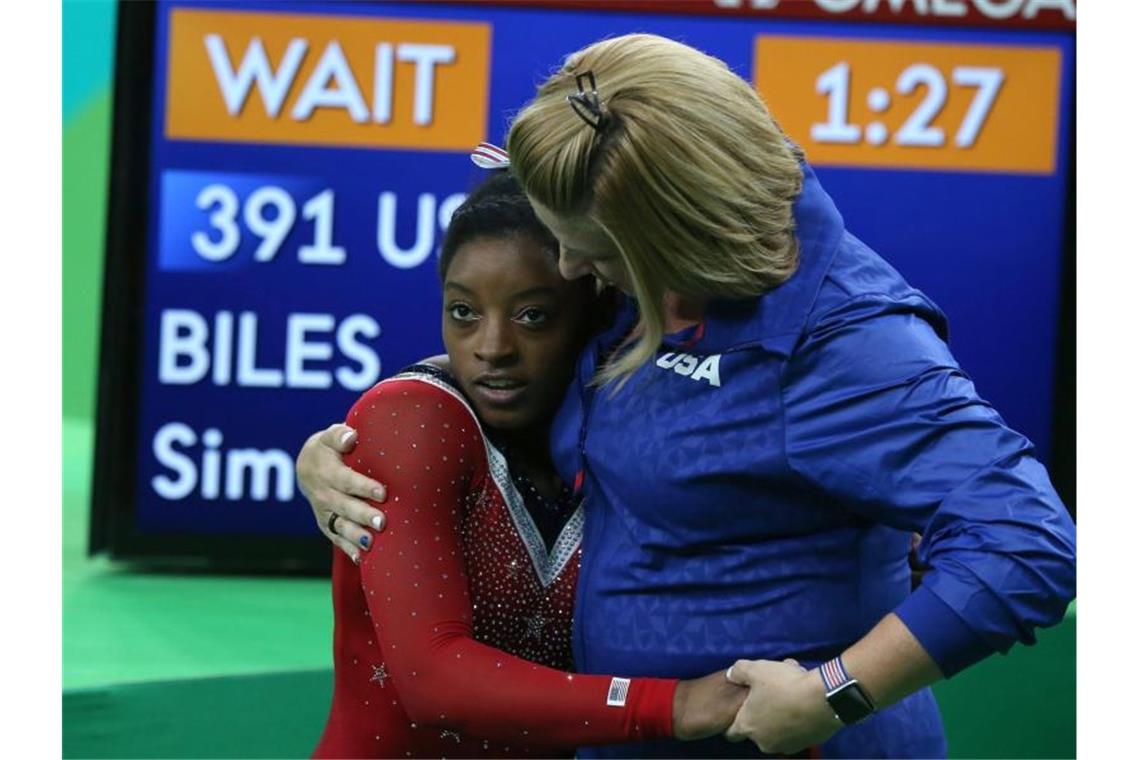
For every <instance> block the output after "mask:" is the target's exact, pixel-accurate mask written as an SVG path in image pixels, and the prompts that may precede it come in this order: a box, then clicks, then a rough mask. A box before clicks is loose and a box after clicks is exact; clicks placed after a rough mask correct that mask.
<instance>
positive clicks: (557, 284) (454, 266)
mask: <svg viewBox="0 0 1140 760" xmlns="http://www.w3.org/2000/svg"><path fill="white" fill-rule="evenodd" d="M593 298H594V296H593V290H592V288H591V287H590V283H588V282H587V281H584V280H583V281H580V282H569V281H567V280H565V279H563V278H562V277H561V276H560V275H559V273H558V266H557V265H556V264H555V262H554V259H553V258H552V257H551V255H550V253H549V252H548V251H547V250H544V249H543V247H542V246H541V245H540V244H539V243H538V242H537V241H535V240H534V239H533V238H532V237H531V236H529V235H512V236H509V237H496V238H490V237H480V238H476V239H474V240H471V241H469V242H467V243H464V244H463V245H461V246H460V247H459V249H458V250H457V251H456V252H455V257H454V258H453V259H452V260H451V264H450V266H449V267H448V269H447V274H446V277H445V278H444V283H443V342H444V345H445V346H446V347H447V354H448V357H449V358H450V359H451V371H452V374H453V375H454V376H455V377H456V379H457V380H458V381H459V384H460V386H461V387H462V388H463V391H464V393H466V394H467V396H468V398H470V399H471V401H472V402H473V403H474V405H475V411H476V413H477V414H478V415H479V418H480V419H481V420H482V421H483V423H484V424H485V425H486V426H487V427H490V428H495V429H500V430H518V429H520V428H525V427H528V426H531V425H536V424H542V423H545V422H546V421H547V420H548V419H549V418H550V416H551V415H553V413H554V410H555V409H556V408H557V406H558V404H559V403H560V402H561V400H562V395H563V393H564V392H565V390H566V384H567V383H568V382H569V380H570V376H571V373H572V372H573V370H574V365H575V360H576V359H577V357H578V352H579V351H580V350H581V348H582V342H583V339H584V337H585V332H586V331H585V330H584V325H585V324H586V318H587V314H586V309H588V308H589V307H590V306H591V305H592V301H593Z"/></svg>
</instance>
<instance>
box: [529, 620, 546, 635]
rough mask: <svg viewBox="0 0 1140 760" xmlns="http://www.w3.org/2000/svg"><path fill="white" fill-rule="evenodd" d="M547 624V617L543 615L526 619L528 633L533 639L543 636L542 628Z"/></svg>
mask: <svg viewBox="0 0 1140 760" xmlns="http://www.w3.org/2000/svg"><path fill="white" fill-rule="evenodd" d="M545 625H546V618H544V617H543V616H542V615H534V616H533V617H531V618H530V619H528V620H527V621H526V635H527V636H528V637H529V638H532V639H539V638H542V630H543V627H544V626H545Z"/></svg>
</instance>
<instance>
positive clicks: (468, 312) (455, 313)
mask: <svg viewBox="0 0 1140 760" xmlns="http://www.w3.org/2000/svg"><path fill="white" fill-rule="evenodd" d="M447 316H449V317H451V319H453V320H455V321H456V322H473V321H475V310H474V309H472V308H471V307H470V306H468V305H467V304H465V303H462V302H459V303H453V304H449V305H448V307H447Z"/></svg>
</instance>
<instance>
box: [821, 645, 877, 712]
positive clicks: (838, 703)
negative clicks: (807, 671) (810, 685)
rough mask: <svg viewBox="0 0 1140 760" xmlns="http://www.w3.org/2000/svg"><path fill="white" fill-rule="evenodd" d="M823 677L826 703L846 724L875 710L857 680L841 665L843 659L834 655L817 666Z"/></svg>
mask: <svg viewBox="0 0 1140 760" xmlns="http://www.w3.org/2000/svg"><path fill="white" fill-rule="evenodd" d="M819 674H820V677H821V678H823V688H824V693H825V694H826V696H827V703H828V704H829V705H831V709H832V710H833V711H834V712H835V717H837V718H839V720H841V721H842V722H843V724H844V725H846V726H851V725H854V724H856V723H858V722H859V721H861V720H863V719H865V718H867V717H868V716H869V715H871V713H873V712H875V704H874V703H873V702H872V701H871V698H870V697H868V696H867V692H865V691H863V687H862V686H860V685H859V682H858V681H856V680H855V679H854V678H852V677H851V676H850V675H849V674H848V673H847V669H846V668H845V667H843V660H841V659H840V658H838V657H836V658H835V659H833V660H828V661H827V662H825V663H824V664H823V665H820V667H819Z"/></svg>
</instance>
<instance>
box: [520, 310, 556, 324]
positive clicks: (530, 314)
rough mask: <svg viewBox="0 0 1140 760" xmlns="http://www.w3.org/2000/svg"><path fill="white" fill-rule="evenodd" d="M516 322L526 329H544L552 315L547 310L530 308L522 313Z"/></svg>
mask: <svg viewBox="0 0 1140 760" xmlns="http://www.w3.org/2000/svg"><path fill="white" fill-rule="evenodd" d="M515 320H516V321H518V322H519V323H521V324H523V325H525V326H526V327H542V326H543V325H545V324H546V323H547V322H549V321H550V313H549V312H548V311H547V310H546V309H540V308H539V307H537V306H530V307H527V308H525V309H523V310H522V311H520V312H519V313H518V315H517V316H516V317H515Z"/></svg>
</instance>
